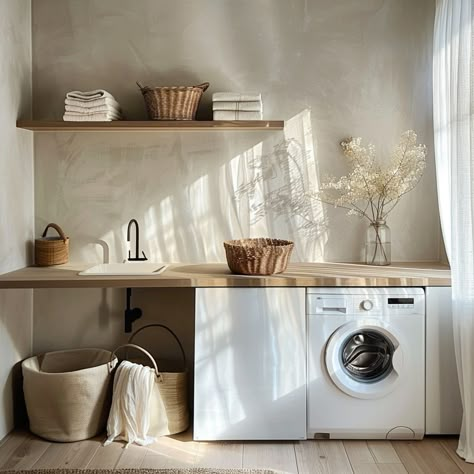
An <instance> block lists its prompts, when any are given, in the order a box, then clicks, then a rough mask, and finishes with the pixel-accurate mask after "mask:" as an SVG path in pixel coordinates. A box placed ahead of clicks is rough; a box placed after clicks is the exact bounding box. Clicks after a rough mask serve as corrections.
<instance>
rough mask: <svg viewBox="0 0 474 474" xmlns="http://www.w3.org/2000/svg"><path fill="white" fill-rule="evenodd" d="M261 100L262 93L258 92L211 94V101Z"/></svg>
mask: <svg viewBox="0 0 474 474" xmlns="http://www.w3.org/2000/svg"><path fill="white" fill-rule="evenodd" d="M255 100H256V101H261V100H262V94H259V93H258V92H214V94H212V101H213V102H234V101H237V102H242V101H255Z"/></svg>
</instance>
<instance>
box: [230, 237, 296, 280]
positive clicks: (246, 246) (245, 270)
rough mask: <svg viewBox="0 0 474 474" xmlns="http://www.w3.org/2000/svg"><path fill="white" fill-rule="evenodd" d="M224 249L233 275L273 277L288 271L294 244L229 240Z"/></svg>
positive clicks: (262, 240)
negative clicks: (272, 275)
mask: <svg viewBox="0 0 474 474" xmlns="http://www.w3.org/2000/svg"><path fill="white" fill-rule="evenodd" d="M224 248H225V254H226V257H227V264H228V265H229V268H230V270H231V271H232V272H233V273H240V274H244V275H271V274H273V273H282V272H284V271H285V270H286V267H287V265H288V260H289V258H290V255H291V251H292V250H293V242H290V241H289V240H279V239H267V238H258V239H240V240H227V241H225V242H224Z"/></svg>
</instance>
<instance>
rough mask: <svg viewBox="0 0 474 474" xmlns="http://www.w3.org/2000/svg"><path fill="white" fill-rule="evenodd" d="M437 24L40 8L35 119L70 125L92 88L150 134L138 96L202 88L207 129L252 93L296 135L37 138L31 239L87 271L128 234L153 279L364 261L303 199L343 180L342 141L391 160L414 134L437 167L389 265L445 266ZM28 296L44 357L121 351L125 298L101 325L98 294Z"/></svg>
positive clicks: (126, 4)
mask: <svg viewBox="0 0 474 474" xmlns="http://www.w3.org/2000/svg"><path fill="white" fill-rule="evenodd" d="M433 16H434V2H433V0H417V1H416V2H413V1H411V0H360V1H357V2H349V1H347V0H312V1H309V0H295V1H292V2H288V1H286V0H272V1H270V0H267V1H261V2H254V1H250V0H241V1H239V2H236V1H232V0H221V1H216V0H201V1H199V2H195V1H194V2H193V1H188V0H183V1H179V2H169V1H165V0H135V1H133V2H130V1H128V0H82V1H80V2H78V1H74V0H33V93H34V116H35V118H37V119H60V118H61V117H62V113H63V100H64V94H65V93H66V92H67V91H69V90H73V89H83V90H88V89H94V88H105V89H107V90H109V91H110V92H111V93H113V94H114V96H115V97H116V98H117V100H118V101H119V102H120V103H121V104H122V106H123V109H124V113H125V115H126V116H127V117H128V118H130V119H139V118H144V117H145V109H144V106H143V100H142V97H141V94H140V92H139V90H138V88H137V87H136V85H135V81H136V80H141V81H143V82H144V83H146V84H150V85H169V84H197V83H200V82H202V81H206V80H207V81H209V82H210V83H211V87H210V89H209V91H208V92H206V94H205V96H204V99H203V101H202V104H201V109H200V113H199V117H200V118H208V117H209V116H210V97H211V95H212V93H213V92H216V91H222V90H236V91H242V90H257V91H261V92H262V94H263V98H264V109H265V110H264V116H265V118H268V119H285V120H286V121H287V126H286V127H285V130H284V131H282V132H266V133H265V132H252V133H245V132H225V133H224V132H206V133H195V132H190V133H159V134H157V133H147V134H145V133H123V134H101V133H87V134H70V133H66V134H65V133H46V134H37V135H36V138H35V185H36V188H35V203H36V232H37V233H38V232H40V231H41V230H42V228H43V227H44V225H45V224H46V223H47V222H49V221H55V222H58V223H59V224H61V225H62V226H63V227H64V229H65V230H66V231H67V233H68V234H69V236H70V237H71V259H72V260H76V261H79V260H81V261H90V262H91V263H94V262H100V261H102V260H103V258H104V249H105V256H106V257H108V258H109V259H110V261H120V260H122V259H123V257H124V256H125V255H126V251H127V247H126V245H125V231H126V225H127V223H128V221H129V219H131V218H136V219H138V221H139V222H140V224H141V236H142V244H143V248H144V250H145V252H146V253H147V255H148V256H149V258H150V259H154V260H158V261H190V262H200V261H223V260H224V253H223V248H222V241H223V240H225V239H229V238H238V237H247V236H258V235H271V236H275V237H281V238H290V239H292V240H294V241H295V244H296V248H295V252H294V256H293V260H295V261H298V260H299V261H317V260H328V261H359V260H361V258H362V255H363V254H362V251H363V244H364V232H365V228H366V224H365V223H364V222H362V221H360V220H358V219H357V218H354V217H349V216H346V215H345V213H344V211H342V210H340V209H332V208H327V207H323V206H321V205H320V204H319V203H317V202H314V201H307V200H305V199H304V196H305V193H306V192H307V191H310V190H314V189H317V188H318V185H319V182H320V180H321V179H322V178H323V177H324V176H325V175H327V174H333V175H336V176H339V175H341V174H343V173H345V172H346V170H347V167H346V162H345V159H344V157H343V156H342V154H341V153H340V150H339V145H338V143H339V141H340V140H341V138H343V137H346V136H349V135H352V136H363V137H365V138H367V139H368V140H370V141H372V142H373V143H375V144H376V146H377V147H378V148H379V150H380V151H381V153H382V155H384V154H386V152H387V150H388V149H389V148H390V147H391V146H392V145H393V144H394V143H395V142H396V141H397V140H398V136H399V134H400V133H401V132H402V131H404V130H406V129H410V128H413V129H415V130H416V131H417V132H418V134H419V140H420V141H421V142H423V143H426V144H427V146H428V166H427V170H426V173H425V176H424V177H423V179H422V181H421V182H420V184H419V186H418V187H417V188H416V189H415V191H413V192H412V193H411V194H410V195H408V196H406V198H405V199H404V200H403V201H402V202H401V203H400V205H399V206H398V208H397V209H396V210H395V211H394V212H393V214H392V216H391V218H390V220H389V222H388V224H389V225H390V227H391V229H392V235H393V239H392V240H393V259H394V260H398V261H403V260H437V259H438V253H439V243H440V232H439V217H438V211H437V200H436V189H435V179H434V160H433V144H432V142H433V132H432V105H431V57H432V25H433ZM36 294H37V295H40V294H41V295H40V296H38V298H37V301H36V303H35V325H36V326H35V334H36V346H37V347H36V348H37V349H47V348H49V347H51V348H52V347H56V346H59V345H66V341H67V345H88V344H92V343H96V344H101V343H103V344H107V345H113V343H115V341H118V340H119V339H120V338H121V337H123V336H122V333H121V324H122V322H121V317H122V316H121V312H122V310H123V308H122V306H123V301H124V296H121V293H117V296H116V297H113V296H112V293H111V294H110V295H108V296H107V297H108V298H111V300H110V305H109V307H110V311H109V312H108V313H102V312H101V309H100V308H101V304H102V303H103V293H101V292H100V291H85V290H84V291H81V292H80V293H79V292H68V293H67V294H68V299H67V305H66V304H65V303H66V302H65V301H64V299H63V295H64V293H61V294H60V292H59V291H58V290H55V291H47V290H41V292H39V291H38V292H36ZM121 298H122V300H121ZM141 298H142V299H141V300H140V303H142V304H144V305H152V304H156V305H157V306H160V302H159V301H158V300H157V301H156V302H155V299H154V296H152V295H151V294H143V295H142V296H141ZM174 298H175V299H174V300H172V301H171V300H169V299H168V300H167V302H166V305H169V306H161V308H162V309H164V310H165V311H171V312H173V311H175V313H173V314H176V319H173V321H174V322H173V325H174V327H180V326H183V325H184V326H185V325H187V324H188V322H189V321H191V320H192V314H191V315H189V314H187V313H186V314H187V315H186V316H185V317H182V318H181V317H180V316H179V315H178V314H177V313H179V311H177V310H176V309H175V306H177V307H178V308H179V305H180V304H181V301H182V300H183V299H184V300H186V296H183V297H180V296H179V292H178V293H176V294H174ZM58 301H62V302H63V303H64V304H63V305H58V304H57V302H58ZM175 302H176V303H175ZM184 306H185V310H184V311H185V312H189V311H191V313H192V307H191V309H189V308H190V306H189V305H187V304H185V305H184ZM69 314H70V317H71V318H81V315H83V317H84V318H85V319H84V320H83V322H82V325H81V323H80V322H77V321H75V322H74V324H72V325H71V326H70V325H69V323H68V321H69V319H68V318H69V316H68V315H69ZM104 314H106V316H104ZM154 314H155V313H154ZM160 317H161V316H158V315H157V316H156V318H157V319H160ZM180 318H181V319H180ZM104 321H108V323H107V325H105V326H104ZM119 321H120V322H119ZM52 327H55V328H57V329H56V331H57V334H58V335H60V337H56V336H54V337H52V336H51V334H50V330H51V328H52ZM72 327H73V328H74V330H72ZM189 331H191V329H189ZM86 335H87V336H88V337H86ZM92 335H94V336H92Z"/></svg>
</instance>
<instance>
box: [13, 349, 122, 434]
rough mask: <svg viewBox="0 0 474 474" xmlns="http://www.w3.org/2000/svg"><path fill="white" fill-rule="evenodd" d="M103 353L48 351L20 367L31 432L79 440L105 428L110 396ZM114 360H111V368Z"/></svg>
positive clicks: (107, 354) (106, 355) (108, 356)
mask: <svg viewBox="0 0 474 474" xmlns="http://www.w3.org/2000/svg"><path fill="white" fill-rule="evenodd" d="M111 356H112V353H111V352H110V351H106V350H104V349H77V350H69V351H58V352H48V353H46V354H43V355H41V356H35V357H30V358H29V359H26V360H24V361H23V363H22V372H23V391H24V395H25V402H26V409H27V412H28V418H29V422H30V430H31V431H32V432H33V433H35V434H36V435H38V436H41V437H42V438H45V439H47V440H50V441H62V442H65V441H66V442H69V441H80V440H83V439H88V438H92V437H93V436H96V435H97V434H99V433H100V432H102V431H103V430H104V429H105V424H106V422H107V416H108V414H109V409H110V403H111V395H112V376H111V374H110V365H109V364H110V361H111ZM116 362H117V359H116V358H115V359H112V365H113V366H115V364H116Z"/></svg>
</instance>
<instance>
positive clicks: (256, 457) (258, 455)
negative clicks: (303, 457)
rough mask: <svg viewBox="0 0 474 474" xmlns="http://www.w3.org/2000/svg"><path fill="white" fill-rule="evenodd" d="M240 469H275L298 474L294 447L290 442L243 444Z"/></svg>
mask: <svg viewBox="0 0 474 474" xmlns="http://www.w3.org/2000/svg"><path fill="white" fill-rule="evenodd" d="M242 467H244V468H248V469H250V468H262V469H263V468H268V469H277V470H281V471H285V472H288V473H291V474H293V473H294V474H298V467H297V464H296V455H295V445H294V443H292V442H290V443H286V442H274V443H268V442H249V443H244V445H243V458H242Z"/></svg>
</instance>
